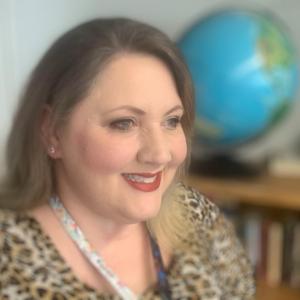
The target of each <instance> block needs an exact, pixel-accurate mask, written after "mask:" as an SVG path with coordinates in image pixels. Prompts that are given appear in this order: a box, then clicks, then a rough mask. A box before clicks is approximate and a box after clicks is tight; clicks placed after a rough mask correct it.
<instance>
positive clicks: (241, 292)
mask: <svg viewBox="0 0 300 300" xmlns="http://www.w3.org/2000/svg"><path fill="white" fill-rule="evenodd" d="M176 195H177V197H176V199H177V201H180V202H181V203H182V205H183V206H184V207H185V208H186V209H185V214H186V218H185V219H186V222H188V224H189V226H188V231H189V233H188V235H187V236H186V238H187V240H186V245H187V246H188V247H187V249H189V251H191V252H192V254H191V255H192V256H197V257H201V259H200V260H201V262H200V263H201V265H202V266H201V267H203V265H206V267H207V270H211V271H208V273H209V272H213V274H211V276H213V277H214V278H215V279H216V282H218V286H219V288H220V290H222V294H223V295H224V299H252V298H253V295H254V293H255V285H254V280H253V270H252V266H251V264H250V261H249V259H248V257H247V255H246V253H245V251H244V248H243V246H242V245H241V243H240V241H239V239H238V237H237V235H236V232H235V229H234V227H233V225H232V224H231V222H230V221H228V219H227V218H226V217H225V216H224V214H223V213H222V212H221V211H220V209H219V208H218V207H217V206H216V204H214V203H213V202H212V201H211V200H210V199H208V198H207V197H206V196H205V195H203V194H201V193H200V192H199V191H197V190H196V189H194V188H191V187H187V186H185V185H184V184H179V185H178V186H177V189H176Z"/></svg>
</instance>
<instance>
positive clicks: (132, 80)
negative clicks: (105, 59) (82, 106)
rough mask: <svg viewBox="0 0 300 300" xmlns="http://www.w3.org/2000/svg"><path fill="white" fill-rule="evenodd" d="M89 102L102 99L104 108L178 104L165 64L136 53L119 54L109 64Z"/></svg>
mask: <svg viewBox="0 0 300 300" xmlns="http://www.w3.org/2000/svg"><path fill="white" fill-rule="evenodd" d="M89 98H91V99H98V100H100V99H101V102H102V104H103V105H105V104H107V105H110V106H111V105H113V104H114V105H121V104H124V101H125V102H126V101H131V102H132V103H131V104H135V102H136V104H138V103H141V102H142V101H146V102H147V101H148V102H152V101H155V102H157V101H158V102H160V103H161V104H164V103H165V104H168V103H169V104H171V105H173V104H174V103H176V104H178V103H181V100H180V98H179V96H178V93H177V88H176V84H175V81H174V78H173V75H172V73H171V71H170V70H169V68H168V67H167V66H166V64H165V63H164V62H163V61H161V60H160V59H158V58H156V57H154V56H151V55H147V54H136V53H125V54H121V55H118V56H116V57H115V58H114V59H113V60H112V61H110V62H109V63H108V64H107V65H106V66H105V67H104V69H103V70H102V71H101V72H100V73H99V74H98V76H97V77H96V79H95V81H94V83H93V85H92V87H91V89H90V93H89ZM107 99H109V101H106V100H107Z"/></svg>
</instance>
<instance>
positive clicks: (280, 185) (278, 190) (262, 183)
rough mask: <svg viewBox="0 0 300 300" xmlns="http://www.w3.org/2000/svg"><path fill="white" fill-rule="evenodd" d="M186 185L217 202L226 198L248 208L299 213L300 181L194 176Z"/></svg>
mask: <svg viewBox="0 0 300 300" xmlns="http://www.w3.org/2000/svg"><path fill="white" fill-rule="evenodd" d="M187 183H188V184H189V185H191V186H193V187H195V188H197V189H198V190H199V191H201V192H203V193H204V194H207V195H212V196H213V197H215V198H220V199H223V198H225V197H226V198H229V199H230V198H232V199H239V201H243V202H245V203H248V204H254V205H264V206H269V207H278V208H286V209H293V210H299V211H300V178H275V177H270V176H267V175H263V176H260V177H257V178H250V179H236V178H235V179H233V178H226V179H225V178H212V177H204V176H198V175H191V176H189V177H188V178H187Z"/></svg>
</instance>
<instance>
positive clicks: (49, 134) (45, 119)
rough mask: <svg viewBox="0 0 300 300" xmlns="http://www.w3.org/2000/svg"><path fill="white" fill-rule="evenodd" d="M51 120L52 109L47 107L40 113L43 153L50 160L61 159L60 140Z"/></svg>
mask: <svg viewBox="0 0 300 300" xmlns="http://www.w3.org/2000/svg"><path fill="white" fill-rule="evenodd" d="M52 120H53V118H52V109H51V107H50V106H48V105H47V106H45V107H44V109H43V112H42V117H41V123H40V136H41V140H42V143H43V145H44V148H45V151H46V152H47V153H48V155H49V156H50V157H51V158H53V159H57V158H60V157H61V149H60V138H59V135H58V132H57V129H56V128H55V126H54V124H53V121H52Z"/></svg>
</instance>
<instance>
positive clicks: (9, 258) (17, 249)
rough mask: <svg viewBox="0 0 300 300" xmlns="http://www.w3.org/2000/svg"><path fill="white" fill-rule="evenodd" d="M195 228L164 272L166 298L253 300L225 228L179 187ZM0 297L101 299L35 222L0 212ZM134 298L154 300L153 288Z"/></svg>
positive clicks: (247, 272)
mask: <svg viewBox="0 0 300 300" xmlns="http://www.w3.org/2000/svg"><path fill="white" fill-rule="evenodd" d="M178 189H179V193H178V195H180V197H179V198H180V201H182V203H183V205H184V206H185V207H187V208H188V212H189V216H188V217H189V219H190V220H191V221H192V222H193V224H195V226H194V228H191V232H190V233H189V234H188V237H187V239H186V241H185V242H186V243H187V245H188V247H187V249H189V250H188V251H180V250H177V251H175V253H174V255H173V261H172V264H171V265H170V267H169V269H168V270H167V276H168V280H169V284H170V288H171V293H172V299H181V300H182V299H201V300H221V299H223V300H241V299H243V300H247V299H254V293H255V288H254V281H253V277H252V269H251V267H250V264H249V261H248V259H247V257H246V256H245V254H244V251H243V249H242V247H241V245H240V243H239V241H238V240H237V238H236V236H235V234H234V231H233V228H232V226H231V224H230V223H229V222H228V221H227V220H226V219H225V218H224V216H223V215H222V214H221V213H220V212H219V210H218V208H217V207H216V206H215V205H214V204H213V203H212V202H210V201H209V200H208V199H206V198H205V197H204V196H202V195H200V194H199V193H198V192H196V191H195V190H194V189H191V188H186V187H184V186H183V185H182V186H180V187H179V188H178ZM0 249H1V250H0V251H1V255H0V299H3V300H5V299H11V300H34V299H42V300H50V299H52V300H54V299H55V300H63V299H64V300H65V299H68V300H69V299H76V300H96V299H98V300H100V299H103V300H106V299H120V298H119V296H117V295H105V294H101V293H99V292H97V291H96V290H94V289H92V288H91V287H89V286H87V285H85V284H84V283H83V282H81V281H79V279H78V278H77V277H76V276H75V274H73V273H72V270H71V269H70V267H69V266H68V265H67V264H66V262H65V261H64V259H63V258H62V257H61V255H60V254H59V253H58V251H57V249H56V248H55V246H54V245H53V243H52V242H51V240H50V238H49V237H48V236H47V235H46V234H45V233H44V232H43V231H42V229H41V227H40V225H39V223H38V222H37V221H36V220H35V219H33V218H31V217H29V216H28V215H26V214H25V213H16V212H12V211H5V210H2V211H1V210H0ZM140 299H144V300H145V299H160V296H159V291H158V288H157V287H151V288H149V289H147V290H146V291H145V292H144V293H143V295H142V296H141V297H140Z"/></svg>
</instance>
